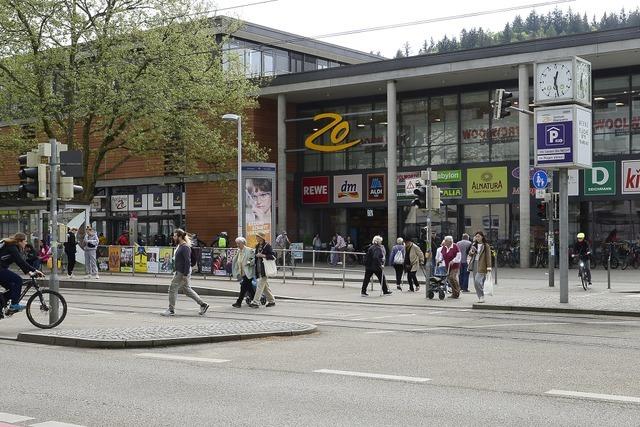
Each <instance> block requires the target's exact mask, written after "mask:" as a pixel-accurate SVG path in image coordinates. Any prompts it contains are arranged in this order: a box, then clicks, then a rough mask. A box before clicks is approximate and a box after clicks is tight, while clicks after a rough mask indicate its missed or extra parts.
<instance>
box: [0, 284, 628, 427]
mask: <svg viewBox="0 0 640 427" xmlns="http://www.w3.org/2000/svg"><path fill="white" fill-rule="evenodd" d="M65 296H66V297H67V299H68V300H69V302H70V303H71V304H70V305H71V306H72V307H73V310H71V311H70V316H74V318H75V319H80V318H81V319H82V320H83V323H84V324H86V325H87V326H94V325H101V324H107V323H109V322H110V324H112V323H113V322H114V320H113V319H118V320H120V319H121V323H122V324H123V326H124V325H131V326H134V325H138V324H141V323H144V324H148V323H152V322H153V321H154V319H156V318H157V317H156V316H157V315H158V313H159V312H161V311H162V310H163V309H164V308H165V305H166V296H165V295H157V294H142V293H126V294H121V293H114V292H107V291H73V290H66V291H65ZM212 300H213V304H212V309H211V310H210V312H209V314H208V317H207V318H199V317H197V315H196V314H195V308H194V307H191V304H192V303H191V302H190V301H188V300H186V299H185V298H184V297H183V296H180V299H179V303H178V310H182V311H181V312H182V313H184V314H185V315H184V316H182V318H180V317H177V318H176V321H184V320H185V319H188V321H190V322H197V321H201V322H207V321H208V320H207V319H217V318H234V319H256V318H262V319H272V320H299V321H303V322H308V323H315V324H318V326H319V328H320V332H319V333H316V334H312V335H306V336H301V337H289V338H267V339H259V340H250V341H236V342H225V343H216V344H203V345H194V346H184V347H170V348H160V349H147V350H142V349H134V350H85V349H76V348H61V347H51V346H42V345H34V344H25V343H19V342H16V341H13V340H11V339H3V340H1V341H0V357H1V360H2V361H3V365H4V368H5V369H4V375H3V377H2V386H0V425H2V422H3V421H4V422H8V423H11V424H17V425H38V424H39V423H45V422H53V421H55V422H59V423H68V424H76V425H83V426H107V425H109V426H114V425H117V426H119V425H126V426H148V425H154V426H164V425H166V426H201V425H202V426H218V425H247V426H248V425H252V426H254V425H269V426H271V425H273V426H289V425H295V426H307V425H334V426H335V425H340V426H342V425H345V426H359V425H366V426H386V425H389V426H391V425H394V426H400V425H402V426H413V425H446V426H448V425H455V426H461V425H463V426H467V425H469V426H476V425H477V426H486V425H517V426H525V425H527V426H528V425H531V426H539V425H563V426H591V425H593V426H605V425H616V426H639V425H640V369H638V368H637V366H638V362H637V359H638V357H639V354H640V352H639V351H638V350H640V320H639V319H631V318H610V317H597V316H570V315H545V314H531V313H520V314H512V313H492V312H484V311H483V312H476V311H471V310H461V309H436V308H433V309H431V308H429V309H427V308H416V307H388V306H373V305H366V304H338V303H319V302H313V303H311V302H301V301H278V303H277V305H276V307H273V308H270V309H266V308H264V307H261V308H260V309H258V310H253V309H249V308H244V307H243V308H242V309H240V310H237V309H234V308H232V307H231V306H230V304H231V302H232V299H230V298H212ZM179 312H180V311H179ZM3 323H4V321H2V322H0V335H3V331H2V329H3V327H4V324H3ZM584 393H586V394H584ZM10 415H20V416H23V417H29V418H32V419H31V420H25V421H22V422H16V421H13V422H12V421H11V418H10V417H9V416H10ZM14 420H15V418H14ZM56 425H64V424H42V426H45V427H46V426H51V427H54V426H56Z"/></svg>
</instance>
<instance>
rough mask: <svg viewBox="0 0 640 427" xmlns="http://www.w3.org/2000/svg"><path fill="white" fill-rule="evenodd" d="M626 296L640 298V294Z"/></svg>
mask: <svg viewBox="0 0 640 427" xmlns="http://www.w3.org/2000/svg"><path fill="white" fill-rule="evenodd" d="M627 298H640V295H627Z"/></svg>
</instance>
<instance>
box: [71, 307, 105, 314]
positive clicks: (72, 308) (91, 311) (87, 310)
mask: <svg viewBox="0 0 640 427" xmlns="http://www.w3.org/2000/svg"><path fill="white" fill-rule="evenodd" d="M69 310H75V311H86V312H88V313H97V314H114V313H112V312H110V311H102V310H92V309H89V308H78V307H69Z"/></svg>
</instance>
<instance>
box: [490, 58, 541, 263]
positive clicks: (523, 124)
mask: <svg viewBox="0 0 640 427" xmlns="http://www.w3.org/2000/svg"><path fill="white" fill-rule="evenodd" d="M518 92H519V97H518V101H519V104H518V107H519V108H521V109H523V110H528V109H529V65H528V64H520V65H519V66H518ZM518 124H519V130H520V132H519V136H518V147H519V148H518V166H519V168H520V182H519V184H518V185H519V186H520V195H519V197H518V202H519V204H520V268H529V249H530V247H531V209H530V203H531V202H530V197H531V196H530V195H529V145H530V143H529V115H528V114H518ZM492 222H493V221H490V222H489V223H490V224H491V223H492Z"/></svg>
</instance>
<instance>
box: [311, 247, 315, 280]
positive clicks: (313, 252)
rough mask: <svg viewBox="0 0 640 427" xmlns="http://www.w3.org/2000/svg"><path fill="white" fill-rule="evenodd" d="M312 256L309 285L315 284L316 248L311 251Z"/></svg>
mask: <svg viewBox="0 0 640 427" xmlns="http://www.w3.org/2000/svg"><path fill="white" fill-rule="evenodd" d="M311 254H312V255H313V258H311V286H315V284H316V250H315V249H313V250H312V251H311Z"/></svg>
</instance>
